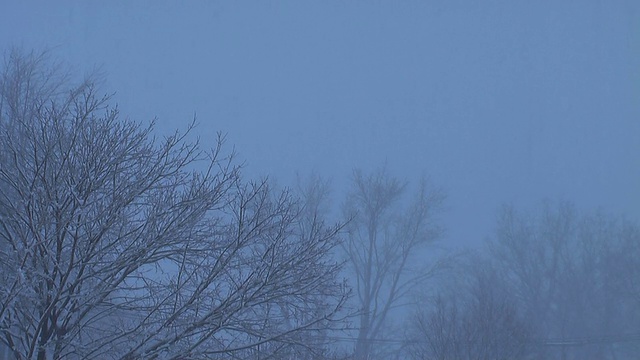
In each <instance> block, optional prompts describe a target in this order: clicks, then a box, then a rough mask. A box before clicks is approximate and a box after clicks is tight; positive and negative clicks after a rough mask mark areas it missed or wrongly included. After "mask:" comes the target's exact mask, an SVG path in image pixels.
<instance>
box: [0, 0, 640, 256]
mask: <svg viewBox="0 0 640 360" xmlns="http://www.w3.org/2000/svg"><path fill="white" fill-rule="evenodd" d="M15 45H17V46H21V47H23V48H26V49H32V48H33V49H45V48H50V49H53V54H54V55H55V56H56V57H58V58H60V59H63V60H65V61H67V62H68V63H70V64H71V65H72V66H74V68H75V70H76V71H78V72H79V73H86V72H89V71H90V70H91V69H92V68H93V67H95V66H96V65H97V66H100V67H101V69H102V70H103V71H104V72H105V73H106V74H107V77H106V79H107V81H106V83H105V86H104V90H105V91H116V92H117V93H116V95H115V101H116V102H117V103H118V104H119V106H120V108H121V110H122V113H123V114H125V115H127V116H129V117H131V118H132V119H136V120H143V121H144V120H149V119H151V118H153V117H155V116H157V117H158V118H159V121H158V124H159V128H158V130H159V131H160V132H164V133H168V132H169V131H171V130H172V129H175V128H184V127H185V125H186V124H187V123H188V122H189V121H190V120H191V118H192V117H193V114H194V113H196V114H197V116H198V120H199V122H200V127H199V128H198V133H199V134H200V135H201V137H202V140H203V141H204V142H205V143H206V142H207V139H213V138H214V135H215V133H216V132H217V131H222V132H224V133H227V134H228V140H229V143H230V144H234V145H235V146H236V147H237V149H238V151H239V153H240V156H241V158H242V159H245V160H246V162H247V172H248V173H249V174H250V175H251V176H257V175H270V176H272V177H274V178H277V179H278V180H279V182H280V183H284V184H287V183H291V182H292V181H293V179H294V174H295V173H296V172H300V173H302V174H305V173H308V172H310V171H312V170H315V171H317V172H319V173H320V174H322V175H324V176H326V177H330V178H332V179H333V182H334V184H335V185H336V187H337V188H338V189H341V188H343V187H344V185H343V184H345V182H346V181H347V180H348V178H349V176H350V173H351V169H352V168H354V167H360V168H363V169H371V168H375V167H377V166H380V165H382V164H384V163H385V162H386V163H387V165H388V167H389V169H390V170H391V172H393V173H394V174H396V175H398V176H400V177H406V178H408V179H410V180H411V179H413V180H415V179H417V178H418V177H419V176H421V175H423V174H428V175H430V176H431V179H432V181H433V182H435V183H437V184H440V185H442V186H443V187H444V188H445V189H446V190H447V192H448V194H449V198H448V210H447V213H446V215H445V223H446V226H447V227H448V235H449V239H450V240H451V241H454V242H455V243H457V244H463V243H477V242H478V241H479V240H481V239H482V238H483V237H485V236H487V235H489V234H490V231H491V229H492V226H493V220H494V214H495V210H496V209H497V208H498V206H499V205H500V204H501V203H503V202H512V203H514V204H516V205H517V204H523V205H531V204H533V203H535V202H537V201H538V200H540V199H542V198H544V197H547V198H550V199H557V198H563V199H568V200H573V201H575V202H576V203H577V205H578V206H585V207H590V208H593V207H596V206H602V207H604V208H605V209H607V210H609V211H612V212H615V213H619V214H626V215H627V216H628V217H630V218H632V219H635V220H638V219H640V2H638V1H633V0H629V1H611V0H580V1H569V0H554V1H516V0H513V1H511V0H509V1H507V0H504V1H497V0H494V1H471V0H457V1H456V0H446V1H445V0H432V1H429V0H422V1H412V0H407V1H380V0H371V1H364V0H358V1H356V0H354V1H313V2H312V1H268V2H267V1H264V2H257V1H252V2H231V1H228V2H218V1H185V2H177V1H176V2H167V1H135V2H130V1H101V2H98V1H55V2H51V1H9V0H0V49H3V50H6V49H8V48H9V47H10V46H15Z"/></svg>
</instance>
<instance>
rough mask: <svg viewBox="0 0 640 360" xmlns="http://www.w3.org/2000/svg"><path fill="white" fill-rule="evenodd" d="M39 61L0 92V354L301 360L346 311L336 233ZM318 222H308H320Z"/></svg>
mask: <svg viewBox="0 0 640 360" xmlns="http://www.w3.org/2000/svg"><path fill="white" fill-rule="evenodd" d="M68 84H69V83H68V81H67V78H66V77H65V76H64V73H61V72H60V68H59V67H56V66H55V65H52V63H51V62H50V61H49V60H48V59H47V57H46V56H44V55H41V54H34V53H31V54H24V53H21V52H17V51H14V52H12V53H10V54H9V56H8V57H7V60H6V62H5V64H4V67H3V68H2V75H1V77H0V342H2V343H3V344H4V345H5V346H7V347H8V348H9V349H10V351H11V352H12V354H13V356H14V357H15V358H17V359H43V360H44V359H62V358H65V359H75V358H78V359H80V358H82V359H98V358H100V359H159V358H162V359H223V358H224V359H228V358H251V359H262V358H280V359H287V358H289V359H294V358H295V359H297V358H299V357H298V356H299V355H300V354H303V353H304V354H309V353H311V354H313V353H320V352H321V351H323V348H324V346H323V345H324V343H323V341H322V337H320V336H318V334H321V333H322V332H323V331H324V330H326V329H327V328H331V327H334V326H340V325H341V323H337V322H336V317H337V315H336V314H337V312H338V310H339V309H340V308H341V306H342V305H343V303H344V301H345V296H346V292H345V288H344V286H343V284H342V282H341V281H338V274H339V272H340V265H339V264H338V263H336V261H334V260H332V256H331V253H332V250H333V249H334V248H335V247H336V246H337V245H338V243H339V238H338V236H337V232H338V229H339V227H337V226H328V225H327V224H325V222H324V220H323V219H322V217H321V216H319V214H317V212H315V211H314V210H313V209H312V208H310V207H308V206H306V205H307V204H305V203H304V200H301V199H299V198H297V197H295V196H293V195H292V194H290V193H289V192H287V191H282V192H276V191H274V190H272V189H271V187H270V186H269V183H268V182H266V181H259V182H245V181H243V180H242V178H241V174H240V170H239V168H238V167H237V166H234V165H233V160H232V157H231V156H223V154H222V151H221V149H222V143H223V139H222V138H221V137H220V138H218V139H217V142H216V145H215V146H214V149H213V150H212V151H211V152H208V153H207V152H203V151H202V150H200V147H199V145H198V144H197V143H190V142H188V141H187V140H186V139H187V134H177V133H176V134H174V135H172V136H168V137H166V138H164V139H163V140H157V139H155V138H154V136H153V125H150V126H148V127H145V126H142V125H140V124H138V123H134V122H131V121H126V120H121V119H120V118H119V114H118V111H117V110H116V109H114V108H112V107H110V106H108V100H109V99H108V98H106V97H99V96H96V90H95V87H94V85H93V83H92V82H91V81H89V80H88V81H85V82H82V83H81V84H80V85H78V86H73V87H70V86H69V85H68ZM314 214H315V215H318V216H315V215H314Z"/></svg>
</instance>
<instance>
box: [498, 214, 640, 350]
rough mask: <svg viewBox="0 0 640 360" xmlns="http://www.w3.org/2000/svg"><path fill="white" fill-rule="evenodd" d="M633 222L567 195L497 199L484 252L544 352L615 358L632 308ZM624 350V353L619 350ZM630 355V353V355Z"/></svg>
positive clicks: (624, 343)
mask: <svg viewBox="0 0 640 360" xmlns="http://www.w3.org/2000/svg"><path fill="white" fill-rule="evenodd" d="M637 229H638V228H637V226H635V225H633V224H631V223H629V222H626V221H621V220H620V219H617V218H616V217H612V216H607V215H605V214H604V213H602V212H596V213H594V214H580V213H579V212H578V211H577V210H576V209H575V207H574V206H573V205H572V204H570V203H559V204H557V205H554V204H552V203H549V202H547V203H544V204H543V206H542V208H541V210H540V211H539V212H535V213H526V212H518V211H516V209H514V208H513V207H505V208H504V209H503V211H502V212H501V214H500V217H499V222H498V228H497V233H496V238H495V240H494V242H493V244H492V254H493V256H494V258H495V259H496V263H497V266H498V269H499V271H500V273H501V277H502V279H503V282H505V283H506V284H508V286H509V288H510V289H511V290H510V292H511V293H513V294H515V295H516V299H517V304H518V307H519V308H520V309H522V310H523V311H524V314H525V316H526V317H527V318H528V319H530V323H531V324H532V326H533V327H534V328H535V330H536V333H539V334H544V336H545V337H547V339H545V340H544V341H542V344H541V345H544V346H543V348H542V349H544V351H545V353H544V354H543V355H542V356H543V357H544V358H547V359H619V358H627V357H626V356H629V354H637V350H638V348H637V346H635V345H634V344H633V341H630V340H629V335H630V334H637V328H638V324H640V317H639V316H640V313H639V312H638V310H637V303H636V302H635V301H634V299H633V295H632V291H629V290H631V289H632V287H631V286H627V285H629V284H630V282H629V280H632V279H633V278H634V274H637V273H635V272H634V267H635V265H634V264H637V260H636V258H637V253H636V252H635V251H634V250H636V249H637V248H638V244H639V243H640V236H638V234H639V232H638V230H637ZM625 354H626V356H625ZM634 357H635V355H632V356H631V358H634Z"/></svg>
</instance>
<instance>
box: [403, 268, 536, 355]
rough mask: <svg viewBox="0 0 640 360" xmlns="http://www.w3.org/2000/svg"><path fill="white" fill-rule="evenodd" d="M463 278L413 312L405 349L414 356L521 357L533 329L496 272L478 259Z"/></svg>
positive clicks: (524, 353) (526, 352)
mask: <svg viewBox="0 0 640 360" xmlns="http://www.w3.org/2000/svg"><path fill="white" fill-rule="evenodd" d="M466 273H467V274H466V276H465V277H466V282H463V283H457V284H456V286H455V289H451V290H452V291H450V292H446V291H441V292H440V294H439V295H437V296H436V298H435V300H434V301H433V302H432V303H430V302H429V301H425V302H423V305H422V306H423V307H422V308H421V309H419V310H418V311H417V312H416V314H414V316H412V317H411V320H410V324H411V329H410V331H409V337H408V346H407V349H408V353H409V354H410V357H411V358H412V359H415V360H448V359H460V360H463V359H466V360H509V359H525V358H527V356H528V355H529V352H530V346H529V345H530V338H531V330H530V328H529V325H528V324H527V322H526V321H525V320H524V319H523V318H522V316H521V314H519V313H518V311H517V308H516V305H515V303H514V302H513V301H512V299H511V297H510V296H509V294H507V293H506V292H505V291H504V289H503V288H502V286H501V283H500V281H498V278H497V277H496V274H495V273H493V272H492V270H491V269H487V268H486V266H485V265H484V264H480V263H479V262H478V261H474V262H473V272H469V271H467V272H466Z"/></svg>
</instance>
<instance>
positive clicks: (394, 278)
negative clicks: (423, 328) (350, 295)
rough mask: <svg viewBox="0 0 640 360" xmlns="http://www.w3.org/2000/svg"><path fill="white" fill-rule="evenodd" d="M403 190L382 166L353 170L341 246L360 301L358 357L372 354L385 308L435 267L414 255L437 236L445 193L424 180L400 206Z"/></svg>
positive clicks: (402, 184) (401, 185)
mask: <svg viewBox="0 0 640 360" xmlns="http://www.w3.org/2000/svg"><path fill="white" fill-rule="evenodd" d="M405 190H406V184H405V183H402V182H400V181H399V180H397V179H395V178H392V177H390V176H389V175H388V174H387V173H386V171H385V170H379V171H377V172H375V173H372V174H370V175H365V174H363V173H362V172H360V171H355V172H354V175H353V187H352V190H351V192H350V193H349V195H348V197H347V200H346V202H345V206H344V211H345V215H346V217H347V218H349V219H350V221H349V222H348V224H347V227H346V228H347V230H348V236H347V239H346V241H345V251H346V254H347V256H348V262H349V264H350V265H351V268H352V270H353V271H354V273H355V280H356V284H355V286H354V288H355V290H356V295H357V301H358V305H359V306H360V316H359V329H358V335H357V340H356V345H355V358H356V359H370V358H372V357H373V353H374V352H373V349H372V344H373V342H372V339H376V338H377V337H380V335H381V334H382V331H383V329H384V327H385V325H386V321H387V320H388V315H389V312H390V311H391V310H392V308H394V307H395V306H398V305H399V301H401V300H402V299H406V295H407V294H408V293H409V292H410V291H411V290H412V288H413V287H415V286H416V285H418V284H420V283H421V282H422V281H423V280H425V279H426V278H427V277H429V276H430V275H432V272H433V267H432V266H426V267H425V266H423V267H418V266H415V263H412V257H413V256H415V255H416V254H417V253H418V252H419V251H420V250H422V249H423V248H424V247H425V246H426V245H429V244H431V243H433V242H434V241H435V240H437V239H438V238H439V237H440V235H441V233H442V230H441V228H440V226H439V224H438V223H437V222H436V217H437V215H438V213H439V211H440V210H441V205H442V202H443V200H444V196H443V194H442V192H440V191H438V190H434V189H430V188H429V187H428V186H427V183H426V182H425V181H423V182H422V183H421V184H420V187H419V189H418V191H417V192H416V193H415V194H412V196H411V197H410V198H409V200H408V201H407V204H406V206H404V207H403V205H405V204H403V200H404V199H403V198H402V195H403V194H404V192H405ZM421 264H424V262H422V263H421Z"/></svg>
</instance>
